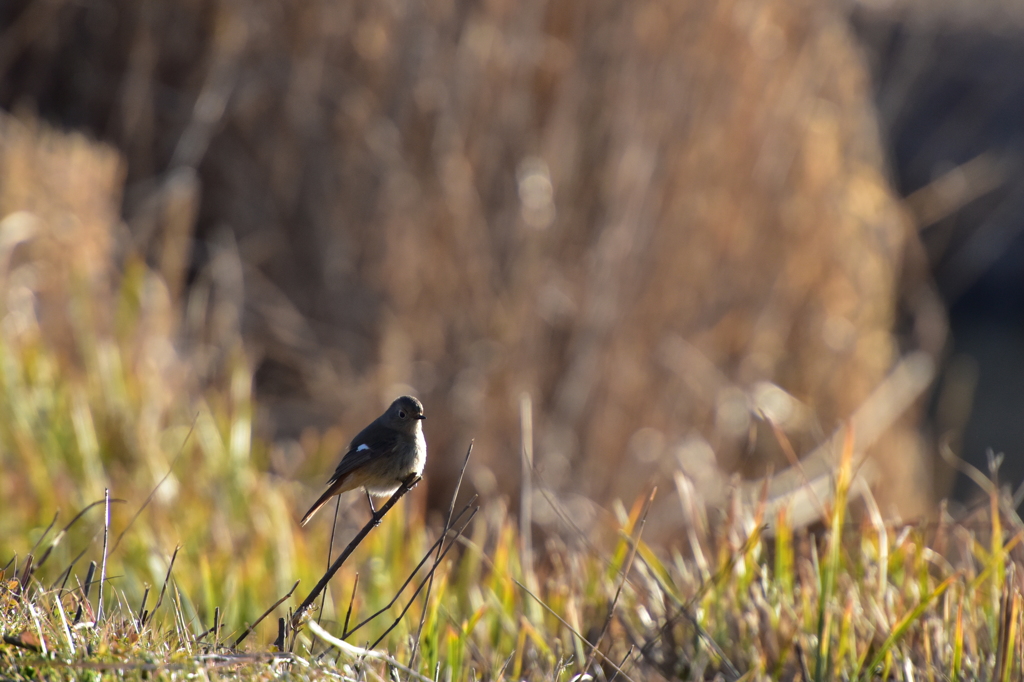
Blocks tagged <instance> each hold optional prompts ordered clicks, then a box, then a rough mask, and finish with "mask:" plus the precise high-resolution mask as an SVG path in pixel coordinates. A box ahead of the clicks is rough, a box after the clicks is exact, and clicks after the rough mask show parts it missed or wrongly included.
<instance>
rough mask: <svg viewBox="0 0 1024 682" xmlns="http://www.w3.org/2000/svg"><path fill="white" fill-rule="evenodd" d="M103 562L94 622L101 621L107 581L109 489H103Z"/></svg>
mask: <svg viewBox="0 0 1024 682" xmlns="http://www.w3.org/2000/svg"><path fill="white" fill-rule="evenodd" d="M103 501H104V503H105V504H104V505H103V562H102V564H101V565H100V593H99V596H98V597H97V598H96V622H97V623H99V622H100V621H102V620H103V583H105V582H106V581H107V542H108V540H109V537H110V488H104V489H103Z"/></svg>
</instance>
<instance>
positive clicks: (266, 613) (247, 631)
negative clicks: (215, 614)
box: [231, 580, 299, 649]
mask: <svg viewBox="0 0 1024 682" xmlns="http://www.w3.org/2000/svg"><path fill="white" fill-rule="evenodd" d="M298 586H299V581H298V580H296V581H295V584H294V585H292V589H290V590H288V594H286V595H284V596H283V597H281V598H280V599H278V600H277V601H276V602H274V604H273V605H272V606H271V607H270V608H269V609H267V610H266V611H264V612H263V615H262V616H260V617H259V618H257V619H256V622H254V623H253V624H252V625H250V626H249V627H247V628H246V629H245V632H243V633H242V634H240V635H239V636H238V639H236V640H235V643H234V644H232V645H231V648H232V649H237V648H238V645H239V644H241V643H242V642H243V641H245V638H246V637H248V636H249V635H250V634H251V633H252V631H253V630H255V629H256V626H257V625H259V624H260V623H261V622H263V619H264V618H266V617H267V616H269V615H270V614H271V613H272V612H273V611H274V609H276V608H277V607H278V606H280V605H281V604H282V603H284V601H285V600H286V599H288V598H289V597H291V596H292V594H293V593H294V592H295V588H297V587H298Z"/></svg>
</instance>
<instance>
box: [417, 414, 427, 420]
mask: <svg viewBox="0 0 1024 682" xmlns="http://www.w3.org/2000/svg"><path fill="white" fill-rule="evenodd" d="M416 418H417V419H426V418H427V415H425V414H421V415H420V416H418V417H416Z"/></svg>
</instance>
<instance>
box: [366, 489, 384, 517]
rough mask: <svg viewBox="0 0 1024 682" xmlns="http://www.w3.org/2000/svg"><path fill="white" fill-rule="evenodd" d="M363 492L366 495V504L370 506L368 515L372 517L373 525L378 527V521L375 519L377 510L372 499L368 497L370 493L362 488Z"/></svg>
mask: <svg viewBox="0 0 1024 682" xmlns="http://www.w3.org/2000/svg"><path fill="white" fill-rule="evenodd" d="M363 492H364V493H366V502H367V504H369V505H370V514H372V515H373V525H375V526H379V525H380V519H378V518H377V509H376V507H374V506H373V498H372V497H370V491H369V490H366V489H365V488H364V489H363Z"/></svg>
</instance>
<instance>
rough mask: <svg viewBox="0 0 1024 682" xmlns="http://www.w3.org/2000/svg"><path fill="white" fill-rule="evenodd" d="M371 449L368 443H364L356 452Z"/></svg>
mask: <svg viewBox="0 0 1024 682" xmlns="http://www.w3.org/2000/svg"><path fill="white" fill-rule="evenodd" d="M369 449H370V446H369V445H367V444H366V443H363V444H362V445H360V446H359V447H358V448H356V452H362V451H363V450H369Z"/></svg>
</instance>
